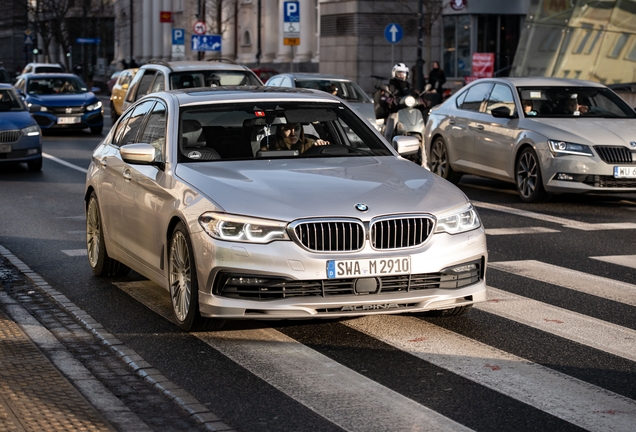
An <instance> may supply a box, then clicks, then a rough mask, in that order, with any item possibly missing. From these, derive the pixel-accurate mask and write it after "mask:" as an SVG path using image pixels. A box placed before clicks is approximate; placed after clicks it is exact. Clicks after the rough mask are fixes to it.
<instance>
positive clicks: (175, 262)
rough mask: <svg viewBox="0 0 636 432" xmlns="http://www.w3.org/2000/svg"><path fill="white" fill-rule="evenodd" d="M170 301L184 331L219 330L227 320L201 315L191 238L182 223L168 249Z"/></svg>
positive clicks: (174, 233)
mask: <svg viewBox="0 0 636 432" xmlns="http://www.w3.org/2000/svg"><path fill="white" fill-rule="evenodd" d="M168 266H169V268H168V270H169V275H170V302H171V303H172V312H173V314H174V317H175V319H176V320H177V324H178V325H179V327H181V329H183V330H185V331H202V330H212V329H214V330H218V329H220V328H221V327H222V326H223V324H224V320H218V319H211V318H204V317H202V316H201V313H200V312H199V283H198V279H197V271H196V265H195V262H194V254H193V252H192V243H191V242H190V236H189V235H188V231H187V229H186V227H185V225H184V224H183V222H179V223H178V224H177V226H176V227H175V229H174V231H173V232H172V236H171V237H170V246H169V249H168Z"/></svg>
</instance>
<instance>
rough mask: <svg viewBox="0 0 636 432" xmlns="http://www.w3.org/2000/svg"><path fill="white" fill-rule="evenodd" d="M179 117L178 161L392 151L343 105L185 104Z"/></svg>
mask: <svg viewBox="0 0 636 432" xmlns="http://www.w3.org/2000/svg"><path fill="white" fill-rule="evenodd" d="M180 117H181V123H180V129H179V134H180V140H179V143H180V153H179V161H180V162H201V161H217V160H228V159H258V158H267V159H271V158H278V157H282V158H286V157H292V158H298V157H361V156H391V155H392V154H393V153H392V152H391V151H390V150H389V149H388V148H387V146H386V145H385V144H384V142H383V141H382V139H381V138H380V137H379V136H378V135H376V133H375V132H374V131H373V129H371V127H370V126H369V124H368V123H367V122H365V121H364V120H361V119H360V118H359V117H358V116H357V115H355V114H354V113H353V112H352V111H351V110H350V109H348V108H346V107H345V106H343V105H341V104H318V103H289V102H287V103H285V102H268V103H265V102H263V103H261V102H259V103H257V104H254V103H245V104H231V105H224V106H219V105H218V104H215V105H209V106H205V107H200V106H199V107H192V108H185V109H183V110H182V111H181V116H180Z"/></svg>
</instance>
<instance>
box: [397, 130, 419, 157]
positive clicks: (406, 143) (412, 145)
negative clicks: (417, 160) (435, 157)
mask: <svg viewBox="0 0 636 432" xmlns="http://www.w3.org/2000/svg"><path fill="white" fill-rule="evenodd" d="M392 144H393V148H394V149H396V150H397V152H398V153H399V154H400V156H411V155H416V154H417V152H418V151H419V150H420V140H419V139H417V137H414V136H407V135H398V136H394V137H393V141H392Z"/></svg>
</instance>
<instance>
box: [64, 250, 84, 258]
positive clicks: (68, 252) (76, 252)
mask: <svg viewBox="0 0 636 432" xmlns="http://www.w3.org/2000/svg"><path fill="white" fill-rule="evenodd" d="M62 252H63V253H65V254H66V255H68V256H72V257H77V256H88V253H87V252H86V249H66V250H62Z"/></svg>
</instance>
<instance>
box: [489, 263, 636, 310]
mask: <svg viewBox="0 0 636 432" xmlns="http://www.w3.org/2000/svg"><path fill="white" fill-rule="evenodd" d="M488 266H489V267H490V268H492V269H496V270H501V271H504V272H507V273H513V274H516V275H518V276H523V277H526V278H530V279H534V280H538V281H541V282H547V283H549V284H552V285H558V286H561V287H564V288H569V289H572V290H576V291H579V292H584V293H586V294H591V295H595V296H597V297H603V298H605V299H608V300H614V301H617V302H621V303H625V304H628V305H630V306H636V285H631V284H628V283H625V282H620V281H616V280H613V279H608V278H605V277H601V276H595V275H591V274H588V273H583V272H580V271H576V270H571V269H568V268H565V267H559V266H555V265H553V264H547V263H544V262H541V261H535V260H527V261H500V262H491V263H489V264H488Z"/></svg>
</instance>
